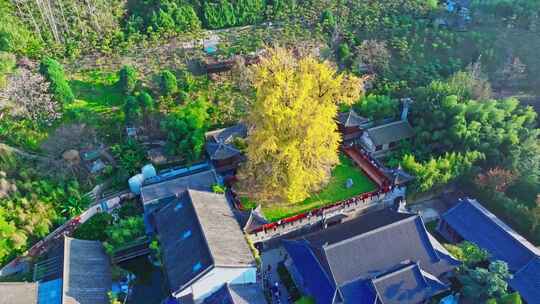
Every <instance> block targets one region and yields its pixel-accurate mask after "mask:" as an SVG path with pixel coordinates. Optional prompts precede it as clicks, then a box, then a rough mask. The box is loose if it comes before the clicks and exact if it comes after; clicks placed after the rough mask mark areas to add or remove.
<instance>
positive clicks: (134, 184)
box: [128, 173, 144, 195]
mask: <svg viewBox="0 0 540 304" xmlns="http://www.w3.org/2000/svg"><path fill="white" fill-rule="evenodd" d="M143 182H144V176H143V175H142V174H141V173H139V174H137V175H134V176H132V177H130V178H129V180H128V184H129V190H130V191H131V192H133V193H134V194H137V195H139V194H141V187H142V184H143Z"/></svg>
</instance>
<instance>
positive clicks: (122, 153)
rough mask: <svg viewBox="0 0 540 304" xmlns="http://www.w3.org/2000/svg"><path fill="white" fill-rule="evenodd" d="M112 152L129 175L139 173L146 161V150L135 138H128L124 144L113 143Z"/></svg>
mask: <svg viewBox="0 0 540 304" xmlns="http://www.w3.org/2000/svg"><path fill="white" fill-rule="evenodd" d="M111 152H112V153H113V155H114V157H115V158H116V159H117V160H118V163H119V165H120V168H121V169H122V170H123V171H124V172H125V173H126V174H128V175H134V174H137V173H138V172H139V171H140V169H141V167H142V166H143V165H144V163H145V162H146V156H145V154H144V150H143V149H142V147H141V146H140V145H139V143H137V141H135V140H133V139H128V140H127V141H126V142H125V143H123V144H116V145H113V146H112V147H111Z"/></svg>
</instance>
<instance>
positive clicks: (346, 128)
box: [337, 109, 370, 142]
mask: <svg viewBox="0 0 540 304" xmlns="http://www.w3.org/2000/svg"><path fill="white" fill-rule="evenodd" d="M337 124H338V129H339V132H340V133H341V136H342V137H343V141H345V142H346V141H350V140H354V139H357V138H359V137H360V136H362V132H363V130H364V129H365V128H366V127H367V126H369V124H370V121H369V119H367V118H365V117H362V116H360V115H358V114H356V112H355V111H354V110H353V109H350V110H349V111H347V112H342V113H339V114H338V117H337Z"/></svg>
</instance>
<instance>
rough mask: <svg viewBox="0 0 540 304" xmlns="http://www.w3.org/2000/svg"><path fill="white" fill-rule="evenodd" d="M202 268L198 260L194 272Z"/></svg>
mask: <svg viewBox="0 0 540 304" xmlns="http://www.w3.org/2000/svg"><path fill="white" fill-rule="evenodd" d="M201 268H202V264H201V262H197V263H196V264H195V265H193V272H197V271H199V270H201Z"/></svg>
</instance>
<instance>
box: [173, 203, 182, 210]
mask: <svg viewBox="0 0 540 304" xmlns="http://www.w3.org/2000/svg"><path fill="white" fill-rule="evenodd" d="M182 207H184V205H183V204H182V203H178V204H176V206H174V211H178V210H180V209H182Z"/></svg>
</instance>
